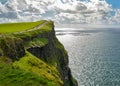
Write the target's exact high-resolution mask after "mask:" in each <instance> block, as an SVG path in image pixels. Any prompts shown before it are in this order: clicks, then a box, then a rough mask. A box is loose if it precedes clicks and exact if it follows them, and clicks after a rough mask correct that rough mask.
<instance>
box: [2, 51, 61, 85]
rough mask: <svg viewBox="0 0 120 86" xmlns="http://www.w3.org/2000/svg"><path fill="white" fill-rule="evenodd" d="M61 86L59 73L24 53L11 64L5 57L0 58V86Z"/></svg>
mask: <svg viewBox="0 0 120 86" xmlns="http://www.w3.org/2000/svg"><path fill="white" fill-rule="evenodd" d="M21 85H22V86H62V85H63V82H62V81H61V79H60V76H59V72H58V71H57V69H56V68H55V67H53V66H49V65H47V64H46V63H44V62H43V61H42V60H40V59H38V58H37V57H35V56H33V55H32V54H30V53H29V52H27V53H26V55H25V56H24V57H22V58H21V59H20V60H19V61H15V62H13V63H12V61H11V59H9V58H7V57H1V58H0V86H21Z"/></svg>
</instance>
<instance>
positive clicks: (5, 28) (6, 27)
mask: <svg viewBox="0 0 120 86" xmlns="http://www.w3.org/2000/svg"><path fill="white" fill-rule="evenodd" d="M44 22H45V20H42V21H37V22H22V23H8V24H0V33H11V32H19V31H23V30H28V29H31V28H33V27H35V26H37V25H40V24H42V23H44Z"/></svg>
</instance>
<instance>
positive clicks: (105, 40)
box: [58, 31, 120, 86]
mask: <svg viewBox="0 0 120 86" xmlns="http://www.w3.org/2000/svg"><path fill="white" fill-rule="evenodd" d="M87 34H89V32H87ZM119 37H120V34H115V33H114V32H109V31H108V32H107V31H105V32H98V33H90V35H86V36H81V35H79V36H73V35H64V36H58V39H59V40H60V41H61V42H62V43H63V44H64V46H65V48H66V49H67V51H68V54H69V60H70V63H69V65H70V68H71V70H72V73H73V75H74V77H75V78H76V79H77V81H78V84H79V86H120V39H119Z"/></svg>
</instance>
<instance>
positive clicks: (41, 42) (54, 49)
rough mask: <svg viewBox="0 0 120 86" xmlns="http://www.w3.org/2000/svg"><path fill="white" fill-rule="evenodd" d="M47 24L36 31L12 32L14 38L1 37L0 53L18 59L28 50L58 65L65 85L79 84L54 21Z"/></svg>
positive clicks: (55, 65) (75, 85)
mask: <svg viewBox="0 0 120 86" xmlns="http://www.w3.org/2000/svg"><path fill="white" fill-rule="evenodd" d="M46 26H47V27H42V28H41V29H37V30H36V31H31V32H26V33H20V34H12V36H11V37H12V38H11V37H8V36H7V37H5V38H0V41H1V42H0V55H2V56H7V57H10V58H12V59H13V60H16V59H17V60H18V59H19V58H21V57H22V56H24V55H25V50H27V51H29V52H30V53H31V54H33V55H35V56H36V57H38V58H39V59H41V60H43V61H44V62H45V63H47V64H49V65H52V66H54V67H56V68H57V70H58V71H59V73H60V76H61V79H62V81H63V83H64V86H78V85H77V81H76V80H75V79H74V78H73V77H72V75H71V71H70V68H69V66H68V63H69V61H68V54H67V52H66V50H65V49H64V47H63V45H62V44H61V43H60V42H59V41H58V39H57V38H56V36H55V31H54V24H53V22H52V21H49V22H48V23H46ZM46 28H48V29H47V30H46ZM40 38H41V39H40ZM34 40H37V41H34ZM31 42H32V43H31Z"/></svg>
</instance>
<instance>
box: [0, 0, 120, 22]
mask: <svg viewBox="0 0 120 86" xmlns="http://www.w3.org/2000/svg"><path fill="white" fill-rule="evenodd" d="M113 11H114V12H115V15H111V12H113ZM119 15H120V10H119V9H118V10H115V9H113V8H112V6H111V5H110V4H108V3H107V2H106V1H105V0H82V1H80V0H1V3H0V22H11V21H12V22H14V21H37V20H40V19H51V20H54V21H55V22H56V23H72V24H73V23H77V24H83V23H87V24H91V23H92V24H115V23H116V24H119V23H120V22H119V21H120V16H119Z"/></svg>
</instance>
